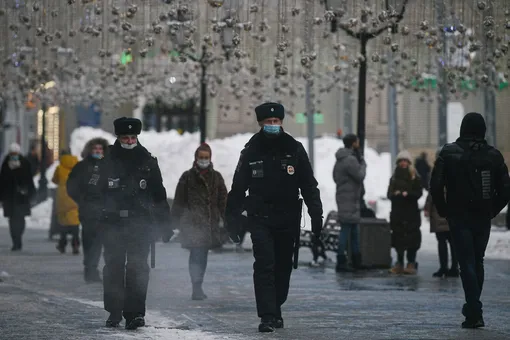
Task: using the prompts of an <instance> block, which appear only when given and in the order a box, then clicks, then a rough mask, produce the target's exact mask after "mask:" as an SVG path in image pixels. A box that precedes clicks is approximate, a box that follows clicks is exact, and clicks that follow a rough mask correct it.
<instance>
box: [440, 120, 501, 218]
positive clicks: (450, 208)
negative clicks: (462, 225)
mask: <svg viewBox="0 0 510 340" xmlns="http://www.w3.org/2000/svg"><path fill="white" fill-rule="evenodd" d="M485 130H486V126H485V121H484V120H483V117H482V116H481V115H480V114H478V113H468V114H467V115H466V116H464V118H463V120H462V124H461V129H460V138H459V139H457V141H456V142H454V143H451V144H446V145H445V146H444V147H443V148H442V150H441V152H440V153H439V156H438V157H437V158H436V163H435V166H434V170H433V171H432V178H431V181H430V192H431V194H432V200H433V202H434V204H435V205H436V207H437V210H438V212H439V215H440V216H443V217H446V218H448V219H462V220H466V221H473V220H475V221H486V220H490V219H492V218H494V217H495V216H496V215H498V214H499V213H500V212H501V210H502V209H503V208H504V207H505V205H507V203H508V201H509V199H510V177H509V175H508V168H507V166H506V165H505V160H504V158H503V156H502V155H501V153H500V152H499V151H498V150H497V149H495V148H494V147H492V146H490V145H488V144H487V142H486V141H485V139H484V138H485ZM475 151H476V152H477V153H478V155H483V156H481V157H483V161H484V162H485V163H488V164H490V171H489V172H490V175H489V178H487V180H482V179H481V178H478V179H476V180H479V182H480V183H473V181H474V180H475V179H473V178H472V176H474V175H473V174H471V173H470V171H469V169H470V168H472V165H473V161H471V160H470V159H468V158H467V157H466V156H467V155H469V154H473V152H475ZM477 186H478V187H481V190H483V191H484V192H485V190H486V189H487V195H488V196H489V198H490V199H488V200H483V203H484V204H483V205H482V203H481V202H479V201H477V202H476V203H475V202H474V201H473V199H474V197H473V196H472V195H473V190H474V188H475V187H477ZM445 188H446V199H445V196H444V190H445Z"/></svg>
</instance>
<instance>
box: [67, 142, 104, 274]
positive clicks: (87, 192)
mask: <svg viewBox="0 0 510 340" xmlns="http://www.w3.org/2000/svg"><path fill="white" fill-rule="evenodd" d="M108 145H109V143H108V141H107V140H106V139H104V138H94V139H91V140H90V141H88V142H87V143H86V144H85V147H84V148H83V151H82V153H81V156H82V158H83V160H81V161H80V162H78V164H76V166H75V167H74V168H73V170H72V171H71V173H70V174H69V179H68V180H67V193H68V194H69V196H70V197H71V198H72V199H73V200H74V201H75V202H76V203H77V204H78V212H79V218H80V221H81V226H82V230H81V232H82V234H81V237H82V242H83V265H84V278H85V282H101V277H100V275H99V270H98V265H99V260H100V258H101V250H102V241H101V232H102V231H103V229H104V226H103V225H102V223H101V220H100V217H101V216H100V214H99V213H98V212H99V211H101V210H102V208H103V206H102V197H101V192H100V188H99V187H98V183H99V178H100V172H101V167H102V166H103V164H104V154H105V152H106V151H107V149H108Z"/></svg>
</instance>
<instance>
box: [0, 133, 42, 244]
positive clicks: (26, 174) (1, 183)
mask: <svg viewBox="0 0 510 340" xmlns="http://www.w3.org/2000/svg"><path fill="white" fill-rule="evenodd" d="M8 151H9V153H8V154H7V156H6V157H5V159H4V161H3V163H2V169H1V171H0V200H1V201H2V207H3V210H4V216H5V217H7V218H8V219H9V232H10V234H11V239H12V248H11V250H12V251H19V250H21V249H22V248H23V244H22V238H23V233H24V231H25V216H29V215H30V200H31V199H32V197H33V196H34V195H35V192H36V190H35V185H34V180H33V178H32V170H31V168H30V163H29V162H28V160H27V159H26V158H25V157H23V156H22V155H21V147H20V146H19V144H17V143H12V144H11V145H10V146H9V149H8Z"/></svg>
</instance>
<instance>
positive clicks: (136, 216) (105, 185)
mask: <svg viewBox="0 0 510 340" xmlns="http://www.w3.org/2000/svg"><path fill="white" fill-rule="evenodd" d="M114 127H115V134H116V135H117V140H116V141H115V143H114V144H113V145H112V146H110V147H109V148H108V152H107V153H106V157H105V159H104V164H103V165H102V166H101V170H100V173H99V178H98V185H99V187H100V188H101V195H102V202H103V207H104V209H103V215H102V221H103V222H104V233H103V244H104V261H105V266H104V268H103V291H104V308H105V310H106V311H108V312H109V313H110V316H109V318H108V320H107V321H106V326H107V327H118V326H119V324H120V322H121V321H122V317H124V319H125V320H126V324H125V328H126V329H131V330H133V329H137V328H138V327H142V326H144V325H145V319H144V317H145V301H146V298H147V287H148V284H149V271H150V269H149V265H148V263H147V258H148V256H149V251H150V248H151V243H153V241H154V238H155V235H156V234H159V232H160V231H161V229H162V228H167V229H166V230H165V233H166V234H167V236H168V234H170V233H171V231H170V230H169V229H168V228H169V226H170V223H169V220H170V208H169V206H168V201H167V195H166V190H165V187H164V186H163V179H162V178H161V171H160V169H159V165H158V162H157V160H156V158H154V157H153V156H152V155H151V154H150V153H149V151H147V149H146V148H144V147H143V146H142V145H141V144H140V143H139V141H138V135H139V134H140V132H141V130H142V122H141V121H140V120H139V119H135V118H125V117H123V118H118V119H116V120H115V121H114Z"/></svg>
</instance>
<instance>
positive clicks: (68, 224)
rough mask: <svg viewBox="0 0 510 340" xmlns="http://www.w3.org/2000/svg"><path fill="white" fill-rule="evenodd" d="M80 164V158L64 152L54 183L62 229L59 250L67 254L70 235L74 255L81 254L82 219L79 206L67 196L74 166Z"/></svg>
mask: <svg viewBox="0 0 510 340" xmlns="http://www.w3.org/2000/svg"><path fill="white" fill-rule="evenodd" d="M77 163H78V157H76V156H73V155H71V153H70V152H69V151H68V150H63V151H62V152H61V156H60V164H59V165H58V166H57V168H56V169H55V173H54V174H53V179H52V182H53V183H55V184H56V185H57V192H56V196H55V199H56V201H57V203H56V205H55V208H56V211H55V212H56V214H57V221H58V224H59V227H60V240H59V241H58V244H57V250H58V251H59V252H60V253H62V254H63V253H65V251H66V246H67V235H68V234H70V235H71V237H72V239H71V247H72V249H73V254H75V255H78V254H79V253H80V219H79V216H78V204H76V202H75V201H74V200H73V199H72V198H71V197H70V196H69V195H68V194H67V179H68V178H69V174H70V173H71V170H72V169H73V168H74V166H75V165H76V164H77Z"/></svg>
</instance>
